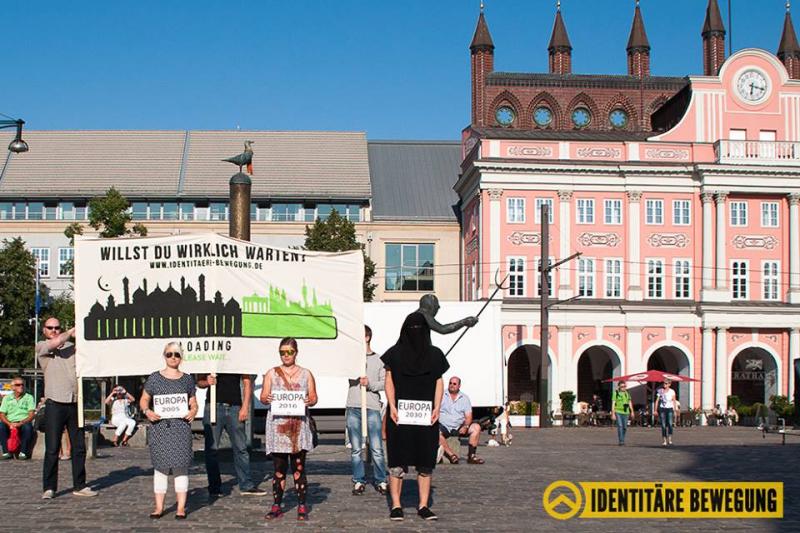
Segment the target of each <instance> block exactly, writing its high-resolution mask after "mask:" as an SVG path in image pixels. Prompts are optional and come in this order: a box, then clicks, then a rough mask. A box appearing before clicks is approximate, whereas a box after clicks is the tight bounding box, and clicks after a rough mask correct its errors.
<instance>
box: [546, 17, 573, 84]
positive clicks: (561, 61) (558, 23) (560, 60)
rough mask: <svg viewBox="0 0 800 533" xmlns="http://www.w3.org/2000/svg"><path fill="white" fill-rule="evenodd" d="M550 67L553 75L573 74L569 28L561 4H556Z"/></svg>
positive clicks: (549, 54)
mask: <svg viewBox="0 0 800 533" xmlns="http://www.w3.org/2000/svg"><path fill="white" fill-rule="evenodd" d="M547 53H548V56H549V60H548V65H549V67H550V73H551V74H569V73H571V72H572V45H571V44H570V42H569V36H568V35H567V27H566V26H565V25H564V19H563V18H562V17H561V2H560V1H559V2H558V3H557V4H556V20H555V22H553V33H552V34H551V35H550V44H549V45H547Z"/></svg>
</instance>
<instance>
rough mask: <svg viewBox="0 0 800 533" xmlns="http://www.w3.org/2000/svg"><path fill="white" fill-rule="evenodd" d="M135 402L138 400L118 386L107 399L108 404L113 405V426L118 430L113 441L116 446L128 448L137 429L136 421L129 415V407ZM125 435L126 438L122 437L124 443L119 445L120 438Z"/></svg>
mask: <svg viewBox="0 0 800 533" xmlns="http://www.w3.org/2000/svg"><path fill="white" fill-rule="evenodd" d="M135 402H136V398H134V397H133V396H132V395H131V394H130V393H129V392H128V391H126V390H125V388H124V387H121V386H120V385H116V386H115V387H114V388H113V389H112V391H111V394H109V395H108V398H106V403H107V404H111V425H112V426H115V427H116V428H117V429H116V431H114V440H113V441H111V444H113V445H114V446H118V445H120V444H121V445H122V446H127V445H128V439H130V438H131V435H133V432H134V430H135V429H136V421H135V420H134V419H133V418H131V417H130V416H129V415H128V406H129V405H130V404H132V403H135ZM123 433H124V434H125V436H124V437H122V442H121V443H119V442H118V441H119V438H120V436H122V434H123Z"/></svg>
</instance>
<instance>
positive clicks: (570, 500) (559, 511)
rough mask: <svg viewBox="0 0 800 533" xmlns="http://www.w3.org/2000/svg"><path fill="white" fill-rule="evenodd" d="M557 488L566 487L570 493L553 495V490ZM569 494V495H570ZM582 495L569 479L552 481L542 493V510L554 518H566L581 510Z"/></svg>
mask: <svg viewBox="0 0 800 533" xmlns="http://www.w3.org/2000/svg"><path fill="white" fill-rule="evenodd" d="M558 489H566V490H567V491H569V492H570V493H571V494H566V493H563V492H562V493H560V494H558V495H557V496H555V497H553V492H554V491H556V490H558ZM570 496H571V497H570ZM582 503H583V496H582V495H581V491H580V489H579V488H578V487H576V486H575V484H573V483H570V482H569V481H563V480H562V481H554V482H552V483H550V485H548V487H547V489H546V490H545V491H544V494H543V495H542V505H543V506H544V510H545V511H546V512H547V514H549V515H550V516H551V517H553V518H555V519H556V520H568V519H570V518H572V517H573V516H575V515H576V514H577V513H578V511H580V510H581V504H582Z"/></svg>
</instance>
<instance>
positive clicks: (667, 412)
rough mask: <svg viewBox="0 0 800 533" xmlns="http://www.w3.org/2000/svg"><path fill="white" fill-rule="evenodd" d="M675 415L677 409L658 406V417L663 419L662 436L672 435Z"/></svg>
mask: <svg viewBox="0 0 800 533" xmlns="http://www.w3.org/2000/svg"><path fill="white" fill-rule="evenodd" d="M674 417H675V411H674V410H673V409H664V408H663V407H659V408H658V418H659V420H661V436H662V437H664V438H665V439H666V438H667V436H670V437H671V436H672V421H673V418H674Z"/></svg>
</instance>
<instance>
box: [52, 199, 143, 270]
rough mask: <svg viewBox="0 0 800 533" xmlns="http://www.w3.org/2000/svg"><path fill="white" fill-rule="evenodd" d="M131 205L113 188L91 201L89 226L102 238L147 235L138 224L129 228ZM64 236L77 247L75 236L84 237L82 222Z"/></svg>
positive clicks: (70, 243) (69, 228)
mask: <svg viewBox="0 0 800 533" xmlns="http://www.w3.org/2000/svg"><path fill="white" fill-rule="evenodd" d="M130 206H131V204H130V202H128V199H127V198H125V197H124V196H123V195H122V194H121V193H120V192H119V191H118V190H117V189H116V188H114V187H111V188H110V189H108V191H107V192H106V194H105V196H96V197H94V198H92V199H91V200H89V225H90V226H91V227H92V228H94V229H95V230H99V232H100V233H99V235H100V237H103V238H111V237H123V236H128V235H139V236H141V237H144V236H145V235H147V227H146V226H145V225H144V224H142V223H136V224H134V225H133V226H132V227H130V228H129V227H128V224H130V222H131V220H132V219H131V213H130V211H129V208H130ZM64 235H65V236H66V237H67V239H69V245H70V246H75V235H83V226H82V225H81V223H80V222H73V223H72V224H70V225H69V226H67V227H66V229H65V230H64ZM65 268H66V269H67V272H69V274H70V276H71V275H73V273H74V272H73V264H72V259H70V260H69V262H68V263H67V265H66V267H65Z"/></svg>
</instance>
